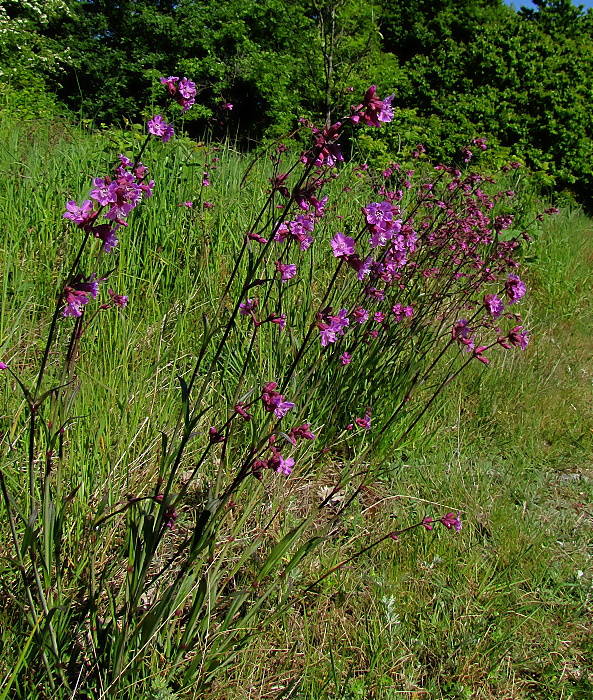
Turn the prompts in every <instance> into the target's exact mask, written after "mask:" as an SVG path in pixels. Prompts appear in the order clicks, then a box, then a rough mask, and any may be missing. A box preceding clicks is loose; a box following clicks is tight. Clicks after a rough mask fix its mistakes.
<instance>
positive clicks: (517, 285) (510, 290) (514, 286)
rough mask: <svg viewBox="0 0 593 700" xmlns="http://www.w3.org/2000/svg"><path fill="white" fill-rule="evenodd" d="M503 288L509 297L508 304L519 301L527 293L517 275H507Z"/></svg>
mask: <svg viewBox="0 0 593 700" xmlns="http://www.w3.org/2000/svg"><path fill="white" fill-rule="evenodd" d="M504 288H505V291H506V293H507V296H508V297H509V304H514V303H515V302H517V301H519V299H522V298H523V297H524V296H525V292H526V291H527V288H526V287H525V283H524V282H523V281H522V280H521V278H520V277H519V275H509V276H508V277H507V281H506V282H505V285H504Z"/></svg>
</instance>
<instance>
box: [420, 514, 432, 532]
mask: <svg viewBox="0 0 593 700" xmlns="http://www.w3.org/2000/svg"><path fill="white" fill-rule="evenodd" d="M422 527H423V528H425V529H426V530H432V529H433V528H434V519H433V518H431V517H430V515H427V516H426V517H425V518H423V519H422Z"/></svg>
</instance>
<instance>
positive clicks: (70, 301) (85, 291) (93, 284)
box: [62, 275, 102, 317]
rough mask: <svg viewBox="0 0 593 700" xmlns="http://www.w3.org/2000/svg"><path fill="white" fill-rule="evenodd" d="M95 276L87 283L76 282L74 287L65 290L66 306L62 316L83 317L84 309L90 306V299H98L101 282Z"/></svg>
mask: <svg viewBox="0 0 593 700" xmlns="http://www.w3.org/2000/svg"><path fill="white" fill-rule="evenodd" d="M101 281H102V280H96V279H95V276H94V275H91V277H89V279H88V281H87V282H74V283H73V284H72V286H71V287H70V286H67V287H66V288H65V289H64V301H65V302H66V306H65V307H64V309H63V311H62V316H75V317H78V316H82V311H83V309H82V307H83V306H84V305H85V304H88V303H89V301H90V299H91V298H93V299H96V298H97V295H98V294H99V282H101Z"/></svg>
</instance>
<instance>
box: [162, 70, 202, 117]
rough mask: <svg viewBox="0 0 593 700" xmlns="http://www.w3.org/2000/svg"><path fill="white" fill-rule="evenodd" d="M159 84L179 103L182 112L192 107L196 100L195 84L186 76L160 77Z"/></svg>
mask: <svg viewBox="0 0 593 700" xmlns="http://www.w3.org/2000/svg"><path fill="white" fill-rule="evenodd" d="M161 84H162V85H164V86H165V88H166V90H167V92H168V93H169V95H170V96H171V97H172V98H173V99H174V100H175V101H176V102H177V103H178V104H179V105H180V107H181V109H182V110H183V111H184V112H187V110H188V109H189V108H190V107H192V105H194V104H195V102H196V95H197V89H196V84H195V83H194V82H192V81H191V80H188V78H179V77H177V76H175V75H170V76H169V77H168V78H164V77H163V78H161Z"/></svg>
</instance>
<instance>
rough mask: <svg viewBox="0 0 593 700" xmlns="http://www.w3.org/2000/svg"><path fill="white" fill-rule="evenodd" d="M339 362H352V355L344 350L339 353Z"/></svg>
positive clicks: (344, 363) (346, 363) (345, 363)
mask: <svg viewBox="0 0 593 700" xmlns="http://www.w3.org/2000/svg"><path fill="white" fill-rule="evenodd" d="M340 362H341V363H342V364H343V365H349V364H350V363H351V362H352V355H351V354H350V353H349V352H345V353H343V354H342V355H340Z"/></svg>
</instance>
